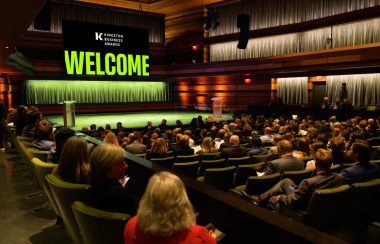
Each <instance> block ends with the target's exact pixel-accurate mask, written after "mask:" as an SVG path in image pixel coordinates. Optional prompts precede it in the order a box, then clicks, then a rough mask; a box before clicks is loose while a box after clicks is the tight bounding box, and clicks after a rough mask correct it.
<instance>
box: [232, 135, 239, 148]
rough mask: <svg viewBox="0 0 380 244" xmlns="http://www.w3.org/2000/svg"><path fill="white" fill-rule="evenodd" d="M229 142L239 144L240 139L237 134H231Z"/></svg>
mask: <svg viewBox="0 0 380 244" xmlns="http://www.w3.org/2000/svg"><path fill="white" fill-rule="evenodd" d="M230 144H231V145H232V146H238V145H239V144H240V139H239V137H238V136H237V135H233V136H231V137H230Z"/></svg>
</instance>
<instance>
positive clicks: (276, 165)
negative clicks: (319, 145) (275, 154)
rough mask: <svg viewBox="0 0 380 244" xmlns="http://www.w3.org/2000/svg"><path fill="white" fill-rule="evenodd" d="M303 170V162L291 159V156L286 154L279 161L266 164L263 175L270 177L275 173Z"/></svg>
mask: <svg viewBox="0 0 380 244" xmlns="http://www.w3.org/2000/svg"><path fill="white" fill-rule="evenodd" d="M304 168H305V164H304V162H303V160H301V159H299V158H295V157H293V155H292V154H287V155H284V156H282V157H281V158H279V159H276V160H273V161H270V162H268V163H267V165H266V167H265V170H264V172H265V174H264V175H270V174H274V173H277V172H278V173H282V172H284V171H287V170H303V169H304Z"/></svg>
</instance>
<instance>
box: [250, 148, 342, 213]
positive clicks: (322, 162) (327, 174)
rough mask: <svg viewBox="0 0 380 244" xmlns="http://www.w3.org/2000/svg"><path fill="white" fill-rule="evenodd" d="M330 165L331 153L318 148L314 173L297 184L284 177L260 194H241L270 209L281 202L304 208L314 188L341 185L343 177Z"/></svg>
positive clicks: (289, 205) (287, 205)
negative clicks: (332, 169) (331, 168)
mask: <svg viewBox="0 0 380 244" xmlns="http://www.w3.org/2000/svg"><path fill="white" fill-rule="evenodd" d="M331 165H332V153H331V152H330V151H329V150H326V149H318V151H317V152H316V153H315V167H316V174H315V175H314V176H313V177H311V178H308V179H304V180H302V181H301V183H300V184H299V186H297V185H296V184H295V183H294V182H293V181H292V180H291V179H288V178H286V179H283V180H281V181H279V182H278V183H277V184H276V185H274V186H273V187H272V188H271V189H269V190H268V191H266V192H264V193H263V194H261V195H258V196H250V195H248V194H247V193H245V192H243V195H244V197H246V198H248V199H249V200H250V201H251V202H253V203H254V204H258V205H261V204H264V205H266V206H268V207H269V208H272V209H277V208H278V207H279V205H278V204H283V205H285V206H286V207H289V208H293V209H299V210H305V209H306V207H307V204H308V202H309V200H310V198H311V196H312V194H313V192H314V191H315V190H319V189H327V188H334V187H338V186H341V185H343V183H344V180H343V177H342V176H341V175H339V174H336V173H334V172H332V171H330V167H331Z"/></svg>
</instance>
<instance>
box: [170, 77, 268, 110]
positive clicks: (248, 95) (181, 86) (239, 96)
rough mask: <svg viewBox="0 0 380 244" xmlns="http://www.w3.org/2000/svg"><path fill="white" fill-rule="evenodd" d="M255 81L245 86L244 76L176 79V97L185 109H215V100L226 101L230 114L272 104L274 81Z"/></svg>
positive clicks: (257, 79)
mask: <svg viewBox="0 0 380 244" xmlns="http://www.w3.org/2000/svg"><path fill="white" fill-rule="evenodd" d="M251 80H252V81H251V83H250V84H245V83H244V75H225V76H197V77H184V78H183V77H181V78H177V79H175V82H174V97H175V100H176V103H177V104H178V107H179V108H183V109H193V108H194V107H197V108H205V109H206V108H208V109H212V101H211V98H213V97H223V99H224V105H225V110H226V111H235V110H241V109H243V110H244V109H246V108H247V107H248V106H249V105H259V104H266V103H269V100H270V95H271V80H270V79H268V78H254V77H251Z"/></svg>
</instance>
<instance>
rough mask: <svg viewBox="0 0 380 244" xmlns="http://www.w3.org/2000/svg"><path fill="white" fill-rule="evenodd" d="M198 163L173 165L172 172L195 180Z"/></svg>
mask: <svg viewBox="0 0 380 244" xmlns="http://www.w3.org/2000/svg"><path fill="white" fill-rule="evenodd" d="M199 165H200V163H199V161H194V162H189V163H174V164H173V170H175V171H177V172H180V173H182V174H185V175H187V176H190V177H191V178H194V179H196V178H197V177H198V170H199Z"/></svg>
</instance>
